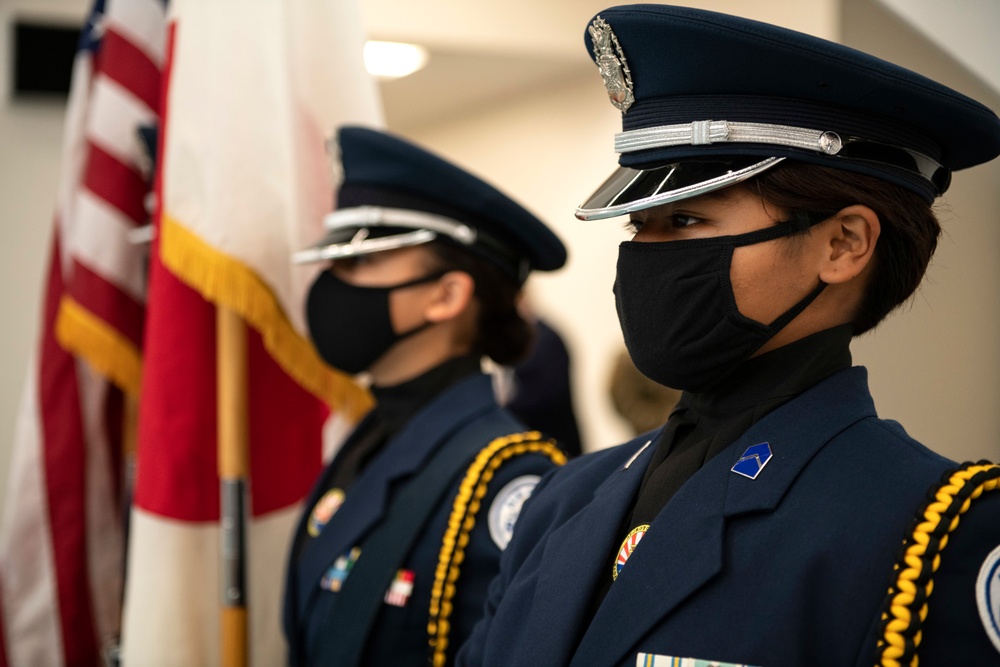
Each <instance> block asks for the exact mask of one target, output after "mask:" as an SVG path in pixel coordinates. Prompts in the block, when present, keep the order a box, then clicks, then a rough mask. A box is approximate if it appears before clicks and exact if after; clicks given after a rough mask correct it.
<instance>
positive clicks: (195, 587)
mask: <svg viewBox="0 0 1000 667" xmlns="http://www.w3.org/2000/svg"><path fill="white" fill-rule="evenodd" d="M300 510H301V508H300V507H299V506H298V505H296V506H293V507H287V508H285V509H282V510H279V511H277V512H272V513H271V514H268V515H267V516H263V517H257V518H255V519H253V520H251V521H249V525H248V530H247V555H248V562H247V584H248V589H247V609H248V613H249V616H250V618H249V622H248V631H249V640H250V646H249V653H250V665H251V667H270V666H272V665H282V664H285V661H286V660H287V655H288V649H287V646H286V645H285V640H284V637H283V636H282V633H281V603H282V591H283V590H284V563H285V559H286V557H287V548H288V545H289V543H290V541H291V534H292V530H293V529H294V527H295V522H296V519H297V517H298V515H299V512H300ZM128 561H129V564H128V571H129V578H128V581H127V582H126V584H125V586H126V592H125V618H124V619H123V623H122V627H123V628H124V629H125V631H124V632H123V633H122V640H123V643H122V660H123V664H125V665H142V667H173V666H174V665H213V664H217V663H218V662H219V655H220V650H221V649H220V647H219V636H218V634H219V633H218V628H219V597H220V596H219V586H220V584H219V569H218V563H219V524H218V523H216V522H210V523H208V522H200V523H195V522H190V521H176V520H173V519H165V518H163V517H160V516H157V515H155V514H152V513H149V512H146V511H144V510H142V509H139V508H135V509H133V510H132V521H131V525H130V536H129V555H128ZM151 606H153V607H155V610H153V611H151ZM163 610H171V611H172V612H173V611H177V612H183V613H169V614H165V613H162V612H163Z"/></svg>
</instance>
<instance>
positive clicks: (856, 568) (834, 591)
mask: <svg viewBox="0 0 1000 667" xmlns="http://www.w3.org/2000/svg"><path fill="white" fill-rule="evenodd" d="M654 437H655V434H651V435H647V436H644V437H640V438H638V439H636V440H633V441H631V442H629V443H626V444H625V445H622V446H620V447H615V448H612V449H609V450H605V451H601V452H597V453H595V454H591V455H587V456H584V457H582V458H580V459H577V460H574V461H571V462H570V463H569V464H568V465H567V466H565V467H564V468H562V469H560V470H558V471H556V472H554V473H552V474H550V475H549V476H547V477H546V478H544V479H543V480H542V482H541V484H540V485H539V486H538V487H536V489H535V493H534V495H533V496H532V498H531V500H530V501H529V502H528V504H527V505H526V506H525V508H524V511H523V512H522V514H521V516H520V518H519V520H518V525H517V530H516V531H515V533H514V539H513V540H512V542H511V544H510V545H509V546H508V548H507V550H506V552H505V553H504V556H503V561H502V564H501V573H500V576H499V577H498V578H497V579H496V580H495V581H494V582H493V584H492V585H491V588H490V594H489V599H488V602H487V609H486V615H485V617H484V618H483V620H482V621H481V622H480V623H479V625H477V627H476V629H475V632H474V634H473V636H472V638H471V639H470V640H469V642H468V643H467V644H466V646H465V647H464V648H463V650H462V652H461V653H460V655H459V656H458V664H460V665H468V666H475V667H480V666H485V667H515V666H522V665H523V666H527V665H547V666H556V665H574V666H594V667H611V666H613V665H622V666H625V665H627V666H628V667H632V666H633V665H636V664H637V659H638V658H639V657H640V655H641V654H647V655H650V656H657V655H658V656H671V657H677V658H697V659H702V660H710V661H720V662H722V663H731V664H739V665H758V666H762V667H802V666H804V665H809V666H811V667H823V666H829V667H844V666H854V665H857V666H858V667H861V666H870V665H872V664H874V663H875V647H876V642H877V640H878V637H879V636H880V628H879V624H880V623H879V621H880V615H881V607H882V603H883V599H884V598H885V596H886V592H887V588H888V586H889V582H890V578H891V575H892V569H893V563H894V562H895V560H896V557H897V554H898V552H899V551H900V546H901V544H902V542H903V539H904V536H905V534H906V533H907V531H908V529H909V528H910V526H911V524H912V521H913V516H914V513H915V512H916V510H917V508H918V506H920V505H921V504H922V502H923V501H924V496H925V494H926V492H927V490H928V489H929V488H930V487H931V486H932V485H934V484H935V483H937V482H938V481H939V479H940V478H941V475H942V473H943V472H944V471H946V470H949V469H952V468H954V467H955V464H954V463H953V462H951V461H949V460H948V459H946V458H944V457H942V456H939V455H938V454H935V453H934V452H932V451H930V450H929V449H927V448H926V447H924V446H923V445H921V444H920V443H918V442H916V441H915V440H913V439H912V438H910V437H909V436H908V435H907V434H906V433H905V432H904V431H903V429H902V428H901V427H900V426H899V425H898V424H896V423H895V422H891V421H884V420H881V419H879V418H878V417H877V416H876V413H875V407H874V404H873V402H872V399H871V396H870V393H869V391H868V386H867V374H866V371H865V370H864V369H863V368H859V367H855V368H850V369H848V370H844V371H841V372H838V373H835V374H834V375H832V376H830V377H829V378H827V379H826V380H824V381H822V382H820V383H819V384H817V385H816V386H814V387H813V388H811V389H809V390H807V391H806V392H804V393H803V394H801V395H799V396H798V397H796V398H794V399H792V400H791V401H789V402H788V403H786V404H784V405H783V406H781V407H779V408H777V409H775V410H774V411H773V412H772V413H770V414H768V415H767V416H765V417H764V418H762V419H761V420H760V421H758V422H757V423H756V424H754V425H753V426H752V427H751V428H750V429H749V430H748V431H747V432H746V433H745V434H744V435H743V436H742V437H741V438H740V439H739V440H738V441H736V442H734V443H733V444H732V445H730V446H729V447H728V448H727V449H726V450H724V451H723V452H721V453H720V454H718V455H717V456H715V457H713V458H711V459H710V460H709V461H708V462H707V463H706V464H705V465H704V466H703V467H702V468H701V469H699V470H698V471H697V472H696V473H695V474H694V475H693V476H692V477H691V478H690V479H689V480H688V481H687V482H686V483H685V484H684V485H683V486H682V487H681V488H680V490H679V491H678V492H677V493H676V494H675V495H674V496H673V497H672V498H671V499H670V500H669V501H668V503H667V504H666V506H665V507H664V508H663V510H662V511H661V512H660V513H659V514H658V515H657V516H656V518H655V519H654V520H653V522H652V523H651V524H650V528H649V529H648V532H646V534H645V536H644V537H643V538H642V539H641V541H640V542H639V543H638V545H637V546H636V547H635V550H634V551H633V552H632V553H631V555H630V557H629V558H628V560H627V561H626V563H625V565H624V566H623V568H622V570H621V571H620V574H619V575H618V577H617V580H615V581H614V583H612V584H611V587H610V589H609V591H608V593H607V596H606V597H605V598H604V600H603V602H602V603H601V604H600V606H599V607H598V608H597V609H596V614H594V615H593V617H591V614H592V612H593V610H594V607H593V603H594V597H593V592H594V591H595V590H596V589H597V587H598V586H597V585H598V582H599V581H600V578H602V577H611V576H612V567H613V562H612V561H611V560H609V554H612V553H614V551H615V549H616V548H617V547H618V544H619V542H620V540H621V539H622V535H621V533H620V526H621V525H622V523H623V518H625V517H627V516H628V513H629V512H630V511H631V509H632V506H633V503H634V500H635V497H636V493H637V491H638V488H639V484H640V482H641V480H642V477H643V473H644V471H645V468H646V466H647V465H648V462H649V459H650V455H651V452H652V449H653V448H652V447H651V446H647V443H649V442H650V441H651V440H653V439H654ZM764 442H767V443H769V446H770V449H771V451H772V452H773V459H772V460H770V461H769V462H768V463H767V465H766V466H765V467H764V468H763V469H762V470H761V471H760V473H759V475H758V476H757V477H756V479H749V478H747V477H743V476H740V475H738V474H736V473H734V472H732V471H731V468H732V466H733V465H734V464H735V463H736V462H737V461H739V460H740V458H741V454H742V453H743V452H744V451H746V450H747V448H748V447H751V446H753V445H756V444H759V443H764ZM996 495H1000V494H996ZM997 500H1000V498H993V499H990V501H989V502H987V501H983V502H982V508H984V509H988V508H989V505H990V504H991V503H992V506H993V508H995V507H996V506H997V505H996V501H997ZM976 513H977V508H976V507H975V506H973V508H972V510H970V512H969V514H970V517H969V518H966V519H963V521H965V522H966V523H968V524H970V525H975V524H976V522H977V521H978V522H979V523H980V524H983V526H989V527H982V528H981V529H978V530H979V533H980V534H985V533H989V535H988V536H987V537H986V538H985V539H986V540H987V541H988V544H991V545H992V546H994V547H995V546H996V544H997V543H998V542H1000V521H997V520H996V518H995V515H994V519H993V520H991V521H990V520H986V521H984V516H983V513H982V512H979V513H978V518H976V516H977V514H976ZM969 537H970V535H963V529H962V528H961V527H960V528H959V529H958V530H957V533H956V536H955V538H954V539H955V540H961V539H964V540H965V541H966V542H968V541H969V539H968V538H969ZM989 540H992V541H991V542H989ZM980 541H981V540H980ZM963 548H965V547H959V546H957V545H956V546H955V549H956V551H955V553H956V554H959V553H961V551H960V550H961V549H963ZM983 553H985V552H984V551H983V550H982V549H979V550H978V551H976V554H977V555H976V556H975V557H976V558H980V559H981V558H982V554H983ZM981 562H982V560H977V561H976V562H975V563H971V564H966V565H967V567H966V569H971V577H972V581H974V579H975V569H976V568H978V567H979V566H980V563H981ZM949 564H951V565H949ZM969 565H971V568H970V567H968V566H969ZM953 566H954V563H953V561H950V560H949V554H948V552H947V551H945V552H944V559H943V565H942V568H941V572H940V573H939V574H940V575H941V576H942V581H946V580H947V577H948V575H947V572H946V571H948V570H950V569H952V570H953V569H954V567H953ZM966 584H968V577H966ZM966 584H963V585H966ZM936 592H939V591H936ZM942 596H945V594H944V593H942ZM943 599H947V598H946V597H943ZM954 604H955V606H956V608H955V609H948V610H946V612H943V611H941V610H938V609H936V608H935V606H934V597H933V596H932V597H931V604H930V609H931V616H932V617H934V614H935V613H937V614H938V615H937V617H936V618H937V619H939V620H940V619H943V618H948V617H951V616H953V615H964V617H965V618H964V621H963V622H962V625H963V627H964V628H965V629H966V630H967V631H968V632H970V633H971V634H972V635H981V636H978V638H977V641H978V642H979V646H980V648H982V650H983V651H986V653H982V654H979V655H984V656H985V655H991V656H993V658H994V659H1000V654H997V653H995V652H994V651H993V647H992V646H990V642H989V640H988V638H987V637H986V635H985V632H984V631H983V628H982V627H981V624H980V621H979V619H978V618H976V611H975V600H974V595H972V585H971V584H968V594H967V595H965V596H964V597H963V601H962V602H960V603H959V602H955V603H954ZM930 620H931V619H929V621H930ZM956 640H957V641H964V640H961V639H960V638H959V637H956ZM928 641H929V642H932V643H937V644H944V645H945V646H946V647H948V648H946V649H945V653H946V654H947V655H949V656H950V658H951V661H950V662H949V661H945V662H933V661H931V662H928V661H926V660H925V659H923V658H922V659H921V662H920V664H921V666H922V667H925V665H934V664H937V665H944V664H956V665H957V664H977V665H979V664H994V663H993V662H992V661H990V662H979V661H975V662H962V659H961V658H962V654H961V650H959V649H957V648H956V646H955V644H953V643H952V642H951V641H950V638H948V637H945V638H943V641H942V637H940V636H937V637H932V638H930V639H929V640H928ZM983 647H985V648H983ZM985 659H989V658H985ZM643 660H645V657H644V658H643ZM638 664H662V663H659V662H656V663H646V662H641V663H638ZM667 664H672V663H667Z"/></svg>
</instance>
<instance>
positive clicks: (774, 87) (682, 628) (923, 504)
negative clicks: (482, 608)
mask: <svg viewBox="0 0 1000 667" xmlns="http://www.w3.org/2000/svg"><path fill="white" fill-rule="evenodd" d="M585 39H586V43H587V48H588V51H589V52H590V54H591V56H592V57H593V59H594V61H595V62H596V63H597V64H598V66H599V70H600V74H601V77H602V79H603V81H604V83H605V86H606V88H607V92H608V95H609V97H610V99H611V102H612V103H613V104H614V106H615V107H617V108H618V109H619V110H620V111H621V113H622V124H623V131H622V132H621V133H620V134H618V135H616V137H615V145H616V149H617V151H618V152H619V153H620V158H619V164H620V167H619V168H618V170H617V171H616V172H615V173H614V174H613V175H612V176H611V177H610V178H609V179H608V180H607V181H606V182H605V183H604V184H603V185H602V186H601V187H600V188H598V190H597V191H596V192H595V193H594V194H593V195H592V196H591V197H590V198H589V199H587V200H586V201H585V202H584V203H583V204H582V205H581V206H580V208H579V209H578V210H577V217H579V218H581V219H584V220H594V219H599V218H607V217H613V216H618V215H628V216H629V217H630V226H631V228H632V231H633V233H634V236H633V238H632V240H631V241H628V242H625V243H622V244H621V246H620V248H619V254H618V266H617V277H616V280H615V284H614V294H615V299H616V305H617V311H618V316H619V320H620V323H621V327H622V332H623V334H624V339H625V344H626V346H627V348H628V350H629V353H630V356H631V357H632V359H633V361H634V362H635V364H636V366H637V367H638V368H639V370H641V371H642V372H643V373H644V374H645V375H646V376H648V377H650V378H651V379H653V380H655V381H657V382H659V383H661V384H663V385H666V386H670V387H675V388H678V389H682V390H683V394H682V397H681V399H680V402H679V404H678V406H677V407H676V408H675V409H674V411H673V412H672V413H671V415H670V416H669V418H668V420H667V422H666V424H665V425H664V426H663V427H662V428H660V429H659V430H657V431H654V432H651V433H649V434H646V435H644V436H641V437H639V438H637V439H635V440H633V441H631V442H629V443H626V444H624V445H622V446H619V447H615V448H611V449H609V450H605V451H601V452H597V453H594V454H590V455H587V456H584V457H582V458H579V459H576V460H574V461H571V462H570V463H569V464H567V465H566V466H565V467H564V468H562V469H560V470H557V471H555V472H553V473H551V474H550V475H549V476H547V477H546V478H544V479H543V480H542V482H541V483H540V484H539V486H538V487H536V489H535V492H534V494H533V496H532V498H531V500H530V501H529V502H528V504H527V505H526V506H525V508H524V511H523V512H522V514H521V516H520V518H519V520H518V527H517V531H516V532H515V534H514V538H513V540H512V542H511V544H510V545H509V546H508V548H507V550H506V551H505V553H504V557H503V559H502V562H501V571H500V575H499V577H498V578H497V579H496V580H495V581H494V583H493V584H492V585H491V588H490V595H489V598H488V601H487V608H486V614H485V616H484V618H483V620H482V621H481V622H480V623H479V624H478V625H477V626H476V629H475V631H474V633H473V636H472V637H471V638H470V639H469V641H468V642H467V644H466V645H465V647H464V648H463V650H462V651H461V652H460V654H459V656H458V663H459V664H461V665H475V666H476V667H479V666H483V665H485V666H487V667H490V666H504V667H513V666H521V665H549V666H553V665H574V666H595V667H609V666H612V665H629V666H631V665H651V666H655V667H661V666H664V665H693V666H696V665H708V664H711V665H721V666H726V665H729V666H732V665H757V666H766V667H802V666H805V665H809V666H810V667H816V666H830V667H844V666H853V665H857V666H859V667H860V666H868V665H872V664H886V665H893V664H907V665H909V664H916V663H915V662H914V656H915V655H919V660H920V665H921V667H924V666H926V665H995V664H1000V635H998V634H997V627H998V624H997V619H998V617H1000V576H998V572H1000V565H998V563H997V561H998V560H1000V548H998V544H1000V493H997V492H996V488H997V478H998V474H1000V467H997V466H993V465H989V464H982V465H967V466H963V467H961V468H960V469H957V470H956V464H955V463H954V462H952V461H949V460H947V459H946V458H944V457H942V456H939V455H937V454H935V453H934V452H932V451H931V450H929V449H927V448H926V447H924V446H923V445H921V444H920V443H918V442H916V441H914V440H913V439H912V438H910V437H909V436H908V435H907V434H906V432H905V431H904V430H903V428H902V427H901V426H900V425H898V424H896V423H894V422H890V421H884V420H881V419H879V418H878V416H877V415H876V412H875V408H874V405H873V403H872V398H871V395H870V393H869V390H868V386H867V376H866V371H865V369H864V368H861V367H852V363H851V353H850V348H849V344H850V341H851V339H852V337H854V336H858V335H860V334H863V333H864V332H866V331H869V330H871V329H872V328H873V327H875V326H876V325H877V324H878V323H879V322H880V321H881V320H882V319H883V318H885V317H886V315H887V314H888V313H889V312H891V311H892V310H894V309H895V308H896V307H898V306H899V305H900V304H901V303H903V302H905V301H906V300H907V299H908V298H909V297H910V296H911V294H912V293H913V291H914V290H915V289H916V287H917V286H918V285H919V283H920V281H921V278H922V277H923V274H924V271H925V269H926V267H927V263H928V261H929V260H930V258H931V255H932V253H933V251H934V248H935V245H936V242H937V238H938V235H939V233H940V228H939V225H938V221H937V220H936V219H935V217H934V214H933V213H932V211H931V204H932V202H933V201H934V199H935V198H936V197H937V196H939V195H941V194H942V193H943V192H944V191H945V190H946V189H947V187H948V184H949V180H950V177H951V172H953V171H955V170H958V169H963V168H966V167H972V166H974V165H977V164H980V163H983V162H986V161H988V160H991V159H993V158H994V157H996V156H997V154H998V153H1000V120H998V119H997V116H996V115H995V114H994V113H993V112H992V111H990V110H989V109H987V108H986V107H984V106H982V105H981V104H979V103H977V102H975V101H973V100H971V99H969V98H967V97H965V96H963V95H961V94H959V93H956V92H955V91H952V90H950V89H948V88H946V87H944V86H942V85H939V84H937V83H935V82H933V81H930V80H928V79H926V78H924V77H922V76H920V75H917V74H915V73H913V72H910V71H907V70H905V69H902V68H900V67H897V66H895V65H892V64H890V63H887V62H884V61H881V60H878V59H876V58H873V57H871V56H868V55H866V54H863V53H860V52H857V51H855V50H852V49H849V48H845V47H842V46H839V45H837V44H833V43H830V42H827V41H824V40H821V39H816V38H813V37H810V36H807V35H803V34H800V33H796V32H792V31H789V30H785V29H781V28H777V27H774V26H770V25H765V24H762V23H758V22H754V21H749V20H744V19H741V18H735V17H732V16H727V15H723V14H718V13H713V12H707V11H700V10H696V9H688V8H678V7H671V6H662V5H634V6H624V7H614V8H611V9H608V10H605V11H603V12H601V13H600V14H599V15H598V16H597V17H595V18H594V19H593V20H592V21H591V22H590V24H589V25H588V29H587V33H586V35H585ZM932 487H934V488H935V492H934V494H933V495H931V496H930V500H928V496H927V495H926V494H927V492H928V490H929V489H930V488H932ZM887 591H888V595H887ZM883 614H884V615H883Z"/></svg>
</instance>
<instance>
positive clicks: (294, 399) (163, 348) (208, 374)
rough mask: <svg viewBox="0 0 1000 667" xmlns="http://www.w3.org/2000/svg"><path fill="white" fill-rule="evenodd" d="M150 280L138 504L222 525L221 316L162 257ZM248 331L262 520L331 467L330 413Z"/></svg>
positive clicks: (255, 476) (253, 465)
mask: <svg viewBox="0 0 1000 667" xmlns="http://www.w3.org/2000/svg"><path fill="white" fill-rule="evenodd" d="M149 280H150V284H149V302H150V304H154V305H153V307H151V308H150V309H149V321H148V328H147V330H148V331H149V335H148V336H147V337H146V340H145V344H144V348H143V350H144V359H145V361H144V367H143V381H142V408H141V412H142V419H141V420H140V421H139V452H138V460H139V461H140V465H139V467H138V473H137V479H136V485H135V486H136V491H135V503H136V505H137V506H139V507H142V508H143V509H145V510H148V511H150V512H153V513H155V514H158V515H160V516H165V517H170V518H173V519H179V520H182V521H218V520H219V476H218V471H217V465H218V463H217V458H216V452H217V441H216V428H217V423H218V422H217V416H216V377H217V376H216V366H215V361H216V359H215V307H214V306H213V305H212V304H211V303H209V302H208V301H205V299H204V298H202V296H201V295H200V294H198V293H197V292H196V291H194V290H193V289H191V288H189V287H188V286H187V285H185V284H183V283H181V282H180V281H179V280H178V279H177V278H176V277H175V276H174V275H173V274H171V273H170V272H169V271H168V270H167V269H166V268H165V267H164V266H163V264H162V263H161V262H160V260H159V255H158V253H156V252H155V248H154V258H153V260H152V267H151V270H150V278H149ZM247 331H248V339H247V362H248V374H249V375H248V385H249V393H248V397H247V398H248V413H249V414H248V418H249V420H250V424H249V426H250V429H249V431H250V478H251V479H252V480H253V484H252V485H251V493H252V498H251V503H250V507H251V512H252V514H253V516H260V515H263V514H267V513H268V512H271V511H274V510H277V509H281V508H284V507H288V506H289V505H292V504H294V503H296V502H298V501H300V500H301V499H302V498H303V497H304V496H305V495H306V494H307V493H308V491H309V488H310V486H311V485H312V483H313V481H314V480H315V479H316V477H317V476H318V475H319V472H320V469H321V467H322V462H321V458H322V451H321V450H322V438H321V434H322V428H323V421H324V419H325V418H326V415H327V409H326V407H325V406H323V404H322V403H321V402H319V401H317V400H316V398H315V397H314V396H312V395H311V394H309V393H308V392H307V391H306V390H305V389H303V388H302V387H301V386H300V385H299V384H298V383H296V382H295V381H294V380H292V379H291V378H290V377H289V376H288V374H286V373H285V372H284V371H283V370H282V369H281V367H279V366H278V364H277V362H275V361H274V359H273V358H271V356H270V355H269V354H268V352H267V351H266V349H265V348H264V343H263V341H262V339H261V337H260V334H258V333H257V332H256V331H253V330H252V329H248V330H247ZM276 443H281V444H280V446H276ZM181 487H183V489H184V492H183V493H178V489H179V488H181Z"/></svg>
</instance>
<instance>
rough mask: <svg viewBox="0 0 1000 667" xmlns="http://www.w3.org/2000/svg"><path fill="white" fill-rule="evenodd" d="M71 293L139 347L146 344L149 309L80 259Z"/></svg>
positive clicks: (74, 274)
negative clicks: (147, 312)
mask: <svg viewBox="0 0 1000 667" xmlns="http://www.w3.org/2000/svg"><path fill="white" fill-rule="evenodd" d="M69 293H70V296H72V297H73V298H74V299H76V301H77V302H78V303H79V304H80V305H81V306H83V307H84V308H86V309H87V310H89V311H90V312H92V313H93V314H94V315H96V316H97V317H99V318H101V319H102V320H104V321H105V322H107V323H108V324H109V325H110V326H112V327H114V328H115V329H117V330H118V331H119V332H120V333H121V334H122V335H123V336H125V337H126V338H128V339H129V340H130V341H131V342H132V344H133V345H135V346H136V349H138V348H139V346H140V345H142V332H143V327H144V319H145V308H144V307H143V305H142V304H141V303H139V302H138V301H136V300H135V299H133V298H132V296H131V295H129V294H128V293H127V292H124V291H122V290H120V289H119V288H118V287H117V286H116V285H114V284H113V283H111V282H109V281H107V280H105V279H104V278H103V277H101V275H100V274H98V273H96V272H94V271H92V270H91V269H90V268H89V267H87V266H86V265H85V264H82V263H81V262H80V261H79V260H76V259H74V260H73V284H72V285H71V286H70V290H69Z"/></svg>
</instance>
